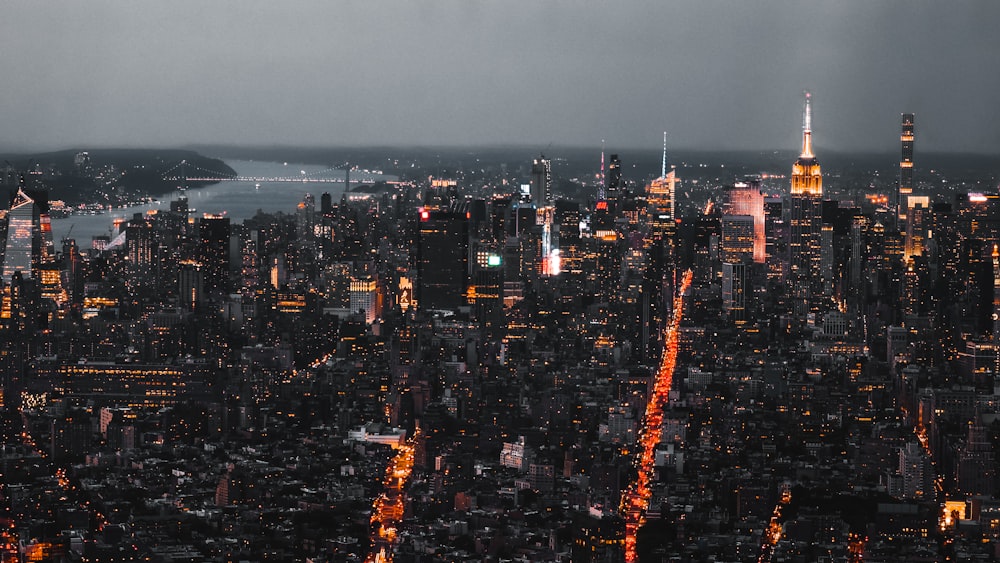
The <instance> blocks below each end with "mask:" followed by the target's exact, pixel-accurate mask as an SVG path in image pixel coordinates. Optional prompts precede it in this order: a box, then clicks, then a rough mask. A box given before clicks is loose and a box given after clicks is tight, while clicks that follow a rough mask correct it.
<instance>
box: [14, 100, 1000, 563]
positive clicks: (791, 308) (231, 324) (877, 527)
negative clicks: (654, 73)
mask: <svg viewBox="0 0 1000 563" xmlns="http://www.w3.org/2000/svg"><path fill="white" fill-rule="evenodd" d="M806 104H807V105H806V114H805V115H806V118H805V123H804V128H803V145H802V150H801V154H800V156H799V158H798V159H797V160H796V161H795V162H794V164H792V169H791V174H790V176H787V177H786V176H785V175H784V174H785V172H784V171H779V172H778V173H777V174H772V173H769V174H761V175H754V176H747V177H744V176H743V175H740V176H739V177H732V176H730V177H728V178H726V179H724V180H719V179H718V177H716V178H714V179H712V178H710V177H709V176H706V175H705V174H703V173H700V172H697V171H695V170H692V171H691V173H690V175H688V177H687V178H684V177H683V176H685V174H686V173H685V172H684V171H685V170H688V169H687V168H684V167H682V168H676V167H669V168H668V166H667V159H666V151H665V150H664V157H663V161H662V165H661V169H660V170H659V174H658V175H656V177H644V178H630V177H629V174H628V173H626V170H627V169H626V168H623V165H622V159H621V158H619V157H618V155H611V156H610V158H609V159H607V162H605V159H604V158H603V155H602V158H601V169H600V172H599V174H598V175H597V176H596V178H595V177H593V176H591V177H587V178H579V177H574V178H569V177H560V174H561V172H560V162H559V160H558V159H550V158H547V157H545V156H541V155H539V156H538V157H537V158H535V159H534V160H533V161H531V162H525V163H514V164H512V165H510V166H508V165H503V166H496V167H491V168H489V169H487V168H485V167H483V168H481V169H477V170H471V169H470V170H451V171H448V172H446V173H443V174H442V173H438V174H436V175H435V174H427V173H426V172H427V170H419V169H418V170H419V172H418V173H415V174H412V175H411V176H410V177H404V178H402V181H401V182H399V183H397V184H392V185H377V186H372V187H370V188H371V189H369V190H367V191H352V192H349V193H346V194H343V195H341V196H338V197H336V198H335V197H334V196H332V195H331V194H329V193H323V194H322V195H321V196H320V198H319V202H318V204H317V202H316V201H315V199H314V198H313V196H311V195H308V194H306V195H305V196H304V197H303V200H302V202H301V203H300V204H299V205H298V207H297V208H296V209H294V210H289V211H290V212H285V211H277V210H276V211H274V212H269V213H264V212H261V213H258V214H257V216H255V217H253V218H251V219H247V220H245V221H242V222H240V223H237V222H235V221H233V220H231V219H230V218H228V217H225V216H222V215H204V214H202V215H197V216H196V214H194V213H192V211H191V210H190V208H189V206H188V202H187V200H186V199H185V198H183V197H181V198H179V199H177V200H176V201H174V202H172V203H171V205H170V208H169V210H164V211H160V212H156V213H146V214H140V215H136V216H135V217H133V218H131V219H129V220H127V221H124V222H123V223H122V224H121V225H120V226H119V227H118V232H117V235H116V236H113V237H103V238H97V239H95V240H94V241H91V244H90V248H83V247H82V246H81V245H80V244H78V243H77V242H76V241H75V240H73V239H71V238H66V239H65V240H62V241H59V243H60V246H59V247H58V248H57V247H56V245H55V242H54V241H53V240H52V236H51V225H50V219H49V208H48V205H47V199H46V194H45V193H44V191H38V190H35V189H32V188H30V187H29V186H27V185H21V186H17V185H13V186H9V187H10V188H11V195H12V198H11V205H10V207H9V210H6V217H5V219H4V220H3V221H2V224H3V227H4V229H5V230H4V232H3V233H2V234H3V239H2V240H3V244H2V245H0V248H2V249H3V255H2V257H0V259H2V293H0V298H2V306H0V339H2V340H3V345H2V346H0V375H2V378H3V379H2V383H3V395H2V402H3V408H2V416H3V424H2V428H3V445H4V447H3V471H2V476H3V479H2V488H0V503H2V505H0V509H2V512H3V514H2V517H0V541H2V542H3V546H2V555H0V557H2V558H3V560H4V561H139V560H142V561H164V562H168V561H190V562H196V561H220V562H221V561H242V560H246V561H313V562H321V561H365V560H369V561H376V560H378V561H388V560H393V561H398V562H413V563H416V562H434V561H440V562H445V561H449V562H451V561H520V562H527V561H567V562H568V561H574V562H586V561H622V560H624V559H625V557H626V552H625V546H626V525H625V516H626V515H625V514H623V508H622V507H623V506H624V504H623V502H622V496H623V494H625V493H626V491H627V490H628V489H629V486H630V485H631V484H632V483H634V482H636V479H637V478H639V476H638V472H639V471H640V470H641V467H640V463H639V459H638V458H639V454H640V453H641V452H642V450H643V438H644V437H647V436H652V435H655V436H658V437H659V438H658V439H657V440H656V441H655V443H654V444H652V446H653V447H652V450H651V452H652V453H651V454H649V453H648V452H647V455H651V456H652V460H653V462H652V466H653V471H652V473H651V474H650V475H649V476H648V479H647V477H643V479H644V480H648V487H649V491H650V493H649V500H648V507H646V508H645V509H644V513H643V514H642V515H641V519H642V526H641V527H639V528H638V532H637V535H636V540H637V541H636V552H637V557H638V560H639V561H643V562H645V561H740V562H743V561H775V562H778V561H788V562H806V561H880V562H887V563H888V562H902V561H941V560H954V561H996V560H998V558H1000V549H998V546H1000V496H998V493H1000V490H998V484H1000V483H998V475H997V460H996V453H997V448H998V439H1000V438H998V437H1000V423H998V422H997V415H998V413H1000V381H997V380H996V374H997V372H998V369H1000V355H998V351H1000V340H998V339H1000V333H998V331H1000V321H998V319H1000V250H998V245H1000V209H998V206H1000V194H997V193H996V192H995V191H989V190H983V191H980V192H974V193H970V192H969V191H968V190H963V189H962V187H960V186H952V187H951V188H950V189H949V190H945V189H943V188H942V189H939V188H940V186H936V185H930V184H926V183H921V182H915V181H914V173H913V166H914V153H913V144H914V117H913V115H911V114H905V115H904V116H903V120H902V137H901V140H902V155H901V164H900V168H899V176H898V182H895V183H893V184H892V185H890V186H874V187H871V189H869V186H863V187H862V188H858V187H857V186H847V185H843V183H846V181H844V180H842V178H843V177H841V176H834V177H832V178H830V177H826V178H825V177H824V172H822V171H821V168H820V165H819V161H818V158H817V155H816V154H815V151H814V149H813V145H812V127H811V110H810V108H809V100H808V99H807V102H806ZM595 160H596V159H595ZM438 170H440V168H438ZM917 177H918V178H919V174H918V175H917ZM838 182H842V183H841V185H838ZM886 187H888V188H890V189H884V188H886ZM692 193H695V194H696V196H692V195H691V194H692ZM682 194H684V195H682ZM698 194H700V196H699V195H698ZM694 197H701V198H702V200H700V201H697V202H695V201H694V200H693V199H692V198H694ZM682 200H683V201H682ZM688 271H690V274H689V275H690V278H689V279H690V287H689V288H688V290H687V291H686V292H684V293H683V295H682V294H680V292H678V288H679V287H680V285H679V282H680V280H681V279H682V277H684V275H685V273H686V272H688ZM680 299H682V300H683V304H684V308H683V315H679V316H678V317H679V326H677V327H676V332H675V333H674V334H672V336H671V339H668V338H667V333H666V332H665V328H666V327H667V325H668V323H669V322H670V320H671V318H672V316H673V314H674V311H675V309H676V308H677V304H678V303H679V302H680V301H679V300H680ZM665 348H669V351H671V352H672V353H674V354H676V368H675V369H674V370H673V373H672V376H673V380H672V385H670V386H669V387H668V388H664V387H659V388H657V389H658V390H659V391H662V392H663V393H665V397H664V398H663V399H662V401H658V402H657V408H658V409H659V411H660V412H659V415H658V416H657V417H655V418H654V419H651V418H647V417H645V414H646V413H645V409H646V406H647V405H648V404H651V403H650V398H651V394H652V393H653V392H654V386H655V384H656V381H657V380H656V378H657V372H658V369H659V367H660V366H661V358H662V357H663V354H664V351H665ZM659 391H658V392H659ZM649 420H655V422H656V426H657V427H656V428H646V427H644V424H646V423H647V422H648V421H649ZM654 431H655V434H654V433H653V432H654ZM644 482H646V481H644Z"/></svg>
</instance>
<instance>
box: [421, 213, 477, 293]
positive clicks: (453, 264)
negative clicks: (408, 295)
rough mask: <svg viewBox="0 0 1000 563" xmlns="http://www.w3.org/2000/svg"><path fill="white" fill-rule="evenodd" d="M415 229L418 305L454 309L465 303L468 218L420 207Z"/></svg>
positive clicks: (458, 214)
mask: <svg viewBox="0 0 1000 563" xmlns="http://www.w3.org/2000/svg"><path fill="white" fill-rule="evenodd" d="M418 213H419V217H418V222H419V227H418V231H417V306H418V307H420V308H421V309H423V310H428V309H454V308H456V307H460V306H462V305H465V304H466V297H465V293H466V289H467V287H468V271H469V270H468V262H467V260H468V248H469V217H468V215H467V214H466V213H465V212H459V211H445V210H436V209H426V208H424V209H421V210H420V211H418Z"/></svg>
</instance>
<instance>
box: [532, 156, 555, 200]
mask: <svg viewBox="0 0 1000 563" xmlns="http://www.w3.org/2000/svg"><path fill="white" fill-rule="evenodd" d="M551 200H552V161H551V160H549V159H547V158H545V155H544V154H542V155H538V158H536V159H535V160H534V162H532V163H531V202H532V203H534V204H535V205H536V206H538V207H541V206H543V205H548V204H549V203H550V201H551Z"/></svg>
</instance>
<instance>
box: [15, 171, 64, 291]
mask: <svg viewBox="0 0 1000 563" xmlns="http://www.w3.org/2000/svg"><path fill="white" fill-rule="evenodd" d="M54 259H55V251H54V247H53V243H52V225H51V223H50V222H49V216H48V203H47V201H46V200H45V194H44V193H41V194H32V195H29V194H28V193H27V192H25V190H24V188H23V186H22V187H20V188H18V190H17V194H16V195H15V196H14V200H13V201H12V202H11V204H10V211H9V212H8V213H7V240H6V242H5V244H4V261H3V277H4V281H6V282H8V283H9V282H10V280H11V276H13V275H14V272H21V277H22V278H23V279H29V278H37V277H38V270H39V268H40V267H42V266H47V265H49V264H50V263H51V262H52V261H53V260H54Z"/></svg>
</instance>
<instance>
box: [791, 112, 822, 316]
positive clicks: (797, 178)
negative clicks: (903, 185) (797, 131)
mask: <svg viewBox="0 0 1000 563" xmlns="http://www.w3.org/2000/svg"><path fill="white" fill-rule="evenodd" d="M810 99H811V96H810V94H809V92H806V99H805V111H804V113H803V120H802V121H803V124H802V152H801V154H799V158H798V160H796V161H795V164H793V165H792V186H791V197H790V198H789V206H788V207H789V209H788V213H789V240H788V250H789V281H790V282H791V290H792V298H793V313H795V316H796V318H798V319H802V318H804V315H805V314H806V313H807V312H808V311H809V309H810V307H811V304H812V303H813V302H814V300H815V298H816V297H818V296H819V295H820V293H821V292H822V288H823V280H822V276H821V274H820V272H821V258H822V252H821V248H822V240H821V238H822V226H823V214H822V199H823V176H822V175H821V172H820V167H819V162H817V161H816V155H815V154H813V147H812V108H811V106H810Z"/></svg>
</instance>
